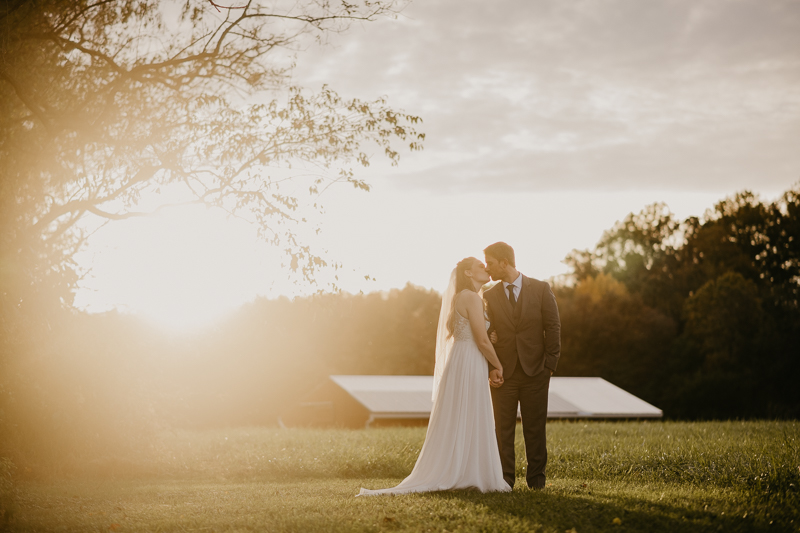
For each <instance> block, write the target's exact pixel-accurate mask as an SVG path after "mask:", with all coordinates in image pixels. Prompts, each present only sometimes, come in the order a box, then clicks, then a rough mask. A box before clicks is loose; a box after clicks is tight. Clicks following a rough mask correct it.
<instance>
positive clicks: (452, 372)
mask: <svg viewBox="0 0 800 533" xmlns="http://www.w3.org/2000/svg"><path fill="white" fill-rule="evenodd" d="M454 312H455V313H456V325H455V332H454V334H453V337H454V342H453V346H452V348H451V351H450V354H449V357H448V358H447V363H446V365H445V367H444V372H443V374H442V378H441V382H440V383H439V387H438V390H437V392H436V398H435V399H434V402H433V410H432V411H431V418H430V421H429V422H428V432H427V434H426V435H425V443H424V444H423V445H422V450H421V451H420V452H419V458H418V459H417V464H416V465H414V470H412V471H411V475H409V476H408V477H407V478H405V479H404V480H403V482H402V483H400V484H399V485H397V486H396V487H393V488H388V489H380V490H368V489H363V488H362V489H361V492H360V493H359V494H358V496H374V495H380V494H406V493H409V492H431V491H437V490H450V489H465V488H469V487H474V488H477V489H478V490H480V491H481V492H493V491H510V490H511V487H509V486H508V483H506V482H505V481H504V480H503V468H502V465H501V464H500V453H499V452H498V450H497V439H496V437H495V432H494V414H493V412H492V398H491V393H490V391H489V380H488V375H489V366H488V363H487V362H486V359H485V358H484V357H483V354H481V351H480V350H479V349H478V345H477V344H475V340H474V338H473V336H472V330H471V329H470V325H469V320H467V319H466V318H464V317H462V316H461V315H459V314H458V312H456V311H454Z"/></svg>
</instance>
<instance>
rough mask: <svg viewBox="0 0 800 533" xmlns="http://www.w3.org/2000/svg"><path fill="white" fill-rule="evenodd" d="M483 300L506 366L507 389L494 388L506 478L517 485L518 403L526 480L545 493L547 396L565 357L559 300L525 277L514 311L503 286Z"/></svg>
mask: <svg viewBox="0 0 800 533" xmlns="http://www.w3.org/2000/svg"><path fill="white" fill-rule="evenodd" d="M483 297H484V300H485V301H486V307H487V312H488V315H489V322H490V323H491V325H490V328H489V329H490V330H494V331H496V332H497V344H495V345H494V347H495V351H496V352H497V357H498V358H499V359H500V362H501V363H502V364H503V378H504V383H503V386H502V387H500V388H497V389H495V388H493V389H492V404H493V405H494V421H495V431H496V433H497V444H498V447H499V448H500V460H501V462H502V464H503V478H504V479H505V480H506V482H508V484H509V485H511V486H512V487H513V486H514V481H515V479H516V476H515V473H514V432H515V430H516V426H517V404H519V408H520V411H521V413H522V434H523V436H524V437H525V455H526V456H527V460H528V471H527V475H526V480H527V482H528V486H529V487H536V488H542V487H544V484H545V466H546V465H547V445H546V433H545V423H546V421H547V392H548V389H549V387H550V374H551V371H555V369H556V366H557V365H558V358H559V357H560V355H561V319H560V318H559V316H558V306H557V305H556V298H555V296H554V295H553V291H552V290H550V285H548V284H547V283H545V282H543V281H539V280H536V279H532V278H529V277H526V276H522V287H521V290H520V294H519V297H518V298H516V300H517V301H516V305H515V306H514V307H512V305H511V302H510V301H509V299H508V293H507V291H505V290H504V287H503V283H502V282H501V283H498V284H497V285H495V286H494V287H492V288H491V289H489V290H488V291H486V292H485V293H484V296H483Z"/></svg>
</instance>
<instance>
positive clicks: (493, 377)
mask: <svg viewBox="0 0 800 533" xmlns="http://www.w3.org/2000/svg"><path fill="white" fill-rule="evenodd" d="M489 385H491V386H492V387H494V388H495V389H496V388H499V387H501V386H502V385H503V369H502V368H494V369H492V371H491V372H489Z"/></svg>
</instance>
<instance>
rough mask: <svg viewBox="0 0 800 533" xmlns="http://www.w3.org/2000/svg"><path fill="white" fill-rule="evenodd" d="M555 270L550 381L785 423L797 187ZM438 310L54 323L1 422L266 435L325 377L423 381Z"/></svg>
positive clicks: (795, 396)
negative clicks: (163, 323)
mask: <svg viewBox="0 0 800 533" xmlns="http://www.w3.org/2000/svg"><path fill="white" fill-rule="evenodd" d="M511 244H512V245H514V246H516V247H517V248H523V247H524V246H525V243H521V242H517V243H511ZM566 261H567V264H568V265H569V266H570V268H571V275H569V276H567V277H566V278H564V279H562V280H558V281H557V282H555V281H554V282H553V284H554V289H555V293H556V298H557V301H558V305H559V309H560V312H561V319H562V357H561V362H560V364H559V368H558V372H557V375H559V376H600V377H602V378H605V379H607V380H608V381H610V382H612V383H614V384H616V385H618V386H620V387H622V388H624V389H626V390H628V391H630V392H632V393H633V394H636V395H637V396H640V397H641V398H643V399H645V400H647V401H648V402H651V403H653V404H654V405H656V406H658V407H660V408H662V409H663V410H664V412H665V416H666V417H668V418H673V419H675V418H678V419H710V418H718V419H728V418H798V417H799V416H800V386H798V383H800V349H798V340H800V308H799V307H798V291H800V186H798V187H795V188H793V189H791V190H789V191H787V192H786V193H785V194H784V195H783V196H782V197H781V198H780V199H779V200H777V201H775V202H772V203H765V202H762V201H760V200H759V199H758V198H757V197H755V196H753V195H752V194H750V193H740V194H737V195H735V196H733V197H731V198H728V199H726V200H723V201H721V202H719V203H718V204H717V205H716V206H714V208H713V209H710V210H709V211H708V212H707V213H706V214H705V215H704V216H703V217H702V218H696V217H692V218H689V219H687V220H683V221H680V220H676V219H675V217H674V216H673V215H672V214H671V213H670V212H669V210H668V209H667V207H666V206H665V205H661V204H654V205H651V206H649V207H647V208H646V209H644V210H643V211H642V212H640V213H638V214H631V215H629V216H628V217H626V218H625V219H624V220H623V221H621V222H619V223H617V224H616V225H615V226H614V227H613V228H611V229H609V230H608V231H606V232H605V233H604V235H603V237H602V239H601V241H600V242H599V243H598V245H597V246H596V247H595V248H594V249H593V250H584V251H574V252H573V253H571V254H570V255H569V257H568V258H567V259H566ZM525 273H526V274H529V275H532V276H534V277H536V273H535V272H525ZM439 306H440V296H439V295H438V294H437V293H435V292H432V291H428V290H424V289H421V288H418V287H414V286H412V285H408V286H406V287H405V288H403V289H397V290H392V291H390V292H388V293H374V294H366V295H350V294H344V293H341V294H326V295H319V296H314V297H309V298H297V299H295V300H292V301H290V300H289V299H286V298H278V299H274V300H268V299H258V300H256V301H254V302H252V303H250V304H248V305H246V306H244V307H242V308H241V309H240V310H239V311H238V312H237V313H235V314H234V315H233V316H230V317H229V318H228V319H227V320H226V321H224V322H223V323H220V324H218V325H217V326H216V327H214V328H210V329H209V330H207V331H204V332H202V333H201V334H198V335H194V336H191V337H175V336H169V335H167V334H164V333H159V332H157V331H156V330H154V329H153V328H151V327H149V326H147V325H145V324H143V323H141V322H139V321H138V320H136V319H134V318H132V317H129V316H125V315H121V314H117V313H108V314H104V315H87V314H84V313H77V312H74V311H73V312H69V313H65V314H63V315H60V316H59V317H58V318H53V317H51V318H50V319H49V320H50V329H51V333H52V334H51V335H50V336H49V337H48V338H47V339H46V340H41V339H40V340H30V341H28V340H26V341H24V342H30V343H36V342H38V343H40V344H41V343H43V342H44V343H46V345H45V346H41V345H38V348H37V350H36V353H37V356H36V357H29V358H23V359H18V360H16V361H15V362H14V364H13V365H11V366H10V367H9V369H8V371H9V372H10V373H9V374H8V375H7V376H9V377H10V376H13V378H12V379H6V380H5V383H6V385H4V387H5V388H4V390H2V391H0V392H2V393H3V408H4V410H3V412H2V418H3V420H2V422H3V425H4V426H5V427H6V428H14V435H15V438H16V439H18V440H19V442H32V443H37V444H36V445H37V446H48V445H49V444H48V443H58V446H61V447H65V446H66V449H69V443H70V442H72V443H73V444H74V445H76V446H81V447H82V449H85V448H86V446H91V445H92V444H91V443H96V445H97V446H98V449H101V447H102V449H107V448H105V446H106V445H107V444H108V443H109V442H113V441H116V440H119V441H120V443H122V441H125V442H129V439H128V436H129V435H131V434H137V435H139V436H141V435H147V434H149V433H148V432H151V431H153V430H155V429H157V428H160V427H161V428H163V427H220V426H239V425H257V424H269V425H272V424H276V423H277V418H278V416H279V414H280V413H281V411H282V410H284V409H285V408H286V407H287V406H289V405H291V404H292V403H294V402H296V401H298V400H300V399H301V398H302V397H303V396H304V395H306V394H307V393H308V392H309V391H310V390H311V389H312V388H314V387H315V386H317V385H318V384H319V383H321V382H322V381H323V380H324V379H325V378H326V376H328V375H329V374H430V373H431V372H432V370H433V351H434V347H433V346H434V337H435V331H436V323H437V317H438V313H439ZM87 436H91V438H88V437H87ZM45 437H46V438H45ZM87 442H89V443H88V444H87ZM53 445H55V444H53ZM121 445H122V444H121Z"/></svg>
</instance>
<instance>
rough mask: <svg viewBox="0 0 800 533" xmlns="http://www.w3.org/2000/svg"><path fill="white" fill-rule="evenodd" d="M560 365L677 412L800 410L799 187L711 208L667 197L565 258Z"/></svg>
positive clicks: (775, 413)
mask: <svg viewBox="0 0 800 533" xmlns="http://www.w3.org/2000/svg"><path fill="white" fill-rule="evenodd" d="M567 262H568V264H569V265H570V266H571V267H572V269H573V273H574V276H573V279H574V285H573V287H571V288H562V290H561V291H559V296H560V298H559V303H560V305H561V309H562V315H563V317H564V324H563V328H564V332H565V333H564V347H563V351H564V361H563V365H562V366H561V368H560V370H561V372H563V373H565V374H569V375H592V374H594V375H599V376H602V377H605V378H607V379H609V380H610V381H612V382H614V383H616V384H618V385H620V386H622V387H624V388H626V389H628V390H630V391H631V392H633V393H635V394H637V395H640V396H641V397H643V398H645V399H647V400H648V401H651V402H653V403H655V404H656V405H658V406H659V407H662V408H663V409H664V411H665V414H666V415H667V416H670V417H673V418H742V417H746V418H752V417H769V418H773V417H781V418H790V417H791V418H797V417H798V416H800V387H799V386H798V383H799V382H800V348H798V341H800V307H799V306H798V296H800V187H795V188H793V189H790V190H789V191H787V192H786V193H785V194H783V195H782V197H781V198H780V199H778V200H777V201H775V202H771V203H765V202H762V201H760V200H759V199H758V198H757V197H756V196H754V195H752V194H750V193H747V192H745V193H740V194H737V195H735V196H733V197H732V198H728V199H725V200H723V201H721V202H719V203H717V205H715V206H714V208H713V209H710V210H708V211H707V212H706V213H705V215H704V217H703V218H702V219H701V218H698V217H690V218H688V219H686V220H684V221H679V220H676V219H675V217H674V216H673V215H672V214H671V213H670V212H669V210H668V209H667V207H666V206H665V205H663V204H654V205H652V206H650V207H648V208H646V209H645V210H643V211H642V212H641V213H638V214H631V215H629V216H628V217H626V218H625V219H624V220H623V221H622V222H620V223H618V224H616V225H615V227H614V228H612V229H611V230H609V231H607V232H606V233H605V234H604V235H603V238H602V239H601V241H600V242H599V243H598V245H597V246H596V248H595V249H594V250H591V251H574V252H573V253H572V254H570V256H569V257H568V258H567Z"/></svg>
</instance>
